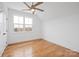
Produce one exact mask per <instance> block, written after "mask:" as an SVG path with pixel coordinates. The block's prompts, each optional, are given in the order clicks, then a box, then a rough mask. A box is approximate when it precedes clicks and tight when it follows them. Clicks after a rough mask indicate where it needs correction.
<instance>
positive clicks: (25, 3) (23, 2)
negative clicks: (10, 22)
mask: <svg viewBox="0 0 79 59" xmlns="http://www.w3.org/2000/svg"><path fill="white" fill-rule="evenodd" d="M23 3H24V4H25V5H26V6H27V7H28V8H31V7H30V6H29V5H28V4H27V3H26V2H23Z"/></svg>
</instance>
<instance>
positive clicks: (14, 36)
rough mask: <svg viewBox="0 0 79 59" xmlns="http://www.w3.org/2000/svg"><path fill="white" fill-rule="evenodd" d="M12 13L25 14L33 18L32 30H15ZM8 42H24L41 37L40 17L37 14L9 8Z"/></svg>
mask: <svg viewBox="0 0 79 59" xmlns="http://www.w3.org/2000/svg"><path fill="white" fill-rule="evenodd" d="M12 14H24V15H26V16H29V17H32V18H33V27H32V31H30V32H14V28H13V19H12ZM8 17H9V22H8V23H9V27H8V43H9V44H11V43H16V42H22V41H27V40H32V39H39V38H41V27H40V22H41V21H40V19H39V18H38V17H37V16H36V15H32V14H28V13H24V12H21V11H17V10H12V9H9V15H8Z"/></svg>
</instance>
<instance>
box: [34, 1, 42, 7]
mask: <svg viewBox="0 0 79 59" xmlns="http://www.w3.org/2000/svg"><path fill="white" fill-rule="evenodd" d="M42 3H43V2H37V3H36V4H35V5H33V6H34V7H36V6H38V5H40V4H42Z"/></svg>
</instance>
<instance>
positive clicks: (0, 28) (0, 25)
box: [0, 9, 7, 56]
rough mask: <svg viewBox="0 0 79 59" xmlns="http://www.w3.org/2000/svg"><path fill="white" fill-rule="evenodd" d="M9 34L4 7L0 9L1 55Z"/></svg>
mask: <svg viewBox="0 0 79 59" xmlns="http://www.w3.org/2000/svg"><path fill="white" fill-rule="evenodd" d="M6 42H7V34H6V19H5V14H4V11H3V10H2V9H0V56H1V55H2V53H3V51H4V49H5V48H6V45H7V44H6Z"/></svg>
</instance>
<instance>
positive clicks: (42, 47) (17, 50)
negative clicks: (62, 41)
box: [2, 39, 79, 57]
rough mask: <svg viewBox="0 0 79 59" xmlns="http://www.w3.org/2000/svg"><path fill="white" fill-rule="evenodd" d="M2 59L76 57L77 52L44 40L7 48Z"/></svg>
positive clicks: (78, 54)
mask: <svg viewBox="0 0 79 59" xmlns="http://www.w3.org/2000/svg"><path fill="white" fill-rule="evenodd" d="M2 56H3V57H58V56H59V57H66V56H67V57H77V56H79V53H78V52H75V51H71V50H69V49H67V48H64V47H61V46H59V45H56V44H54V43H50V42H48V41H46V40H43V39H39V40H32V41H28V42H23V43H18V44H13V45H9V46H7V48H6V49H5V51H4V53H3V55H2Z"/></svg>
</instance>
